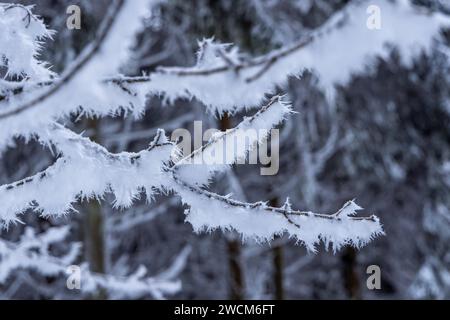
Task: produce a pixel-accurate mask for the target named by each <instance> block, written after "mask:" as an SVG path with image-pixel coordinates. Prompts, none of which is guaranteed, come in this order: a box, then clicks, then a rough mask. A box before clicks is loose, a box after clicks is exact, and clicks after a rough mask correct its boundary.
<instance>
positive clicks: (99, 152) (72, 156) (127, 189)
mask: <svg viewBox="0 0 450 320" xmlns="http://www.w3.org/2000/svg"><path fill="white" fill-rule="evenodd" d="M44 133H46V134H47V136H46V137H43V136H40V138H42V139H43V141H52V143H53V145H54V146H55V147H56V148H57V150H58V151H59V152H61V157H60V158H59V159H58V160H57V161H56V162H55V163H54V164H53V165H52V166H51V167H49V168H48V169H46V170H45V171H43V172H40V173H38V174H36V175H34V176H32V177H29V178H26V179H23V180H21V181H18V182H15V183H12V184H9V185H4V186H1V187H0V199H1V200H0V203H1V205H0V221H1V223H2V224H3V225H8V224H9V223H11V222H14V221H17V220H18V217H17V215H18V214H21V213H24V212H25V211H26V210H27V209H33V210H35V211H37V212H40V213H41V214H42V215H43V216H50V215H61V214H65V213H67V212H70V211H72V210H74V208H73V206H72V205H73V204H74V203H75V202H76V201H78V200H86V199H91V198H96V199H100V198H102V197H103V195H104V194H105V193H107V192H111V193H113V194H114V196H115V202H114V205H115V206H116V207H129V206H130V205H131V204H132V202H133V200H134V199H135V198H137V197H138V196H139V194H140V192H142V191H143V190H145V193H146V195H147V198H148V199H151V198H152V195H153V192H154V189H155V188H157V189H158V188H160V187H161V186H162V185H164V176H163V171H162V166H163V163H164V162H165V161H169V160H170V155H171V152H172V148H173V146H172V144H171V143H169V142H168V141H167V140H166V137H165V135H164V132H163V131H159V132H158V134H157V135H156V137H155V139H154V141H153V142H152V143H151V144H150V146H149V148H147V149H146V150H143V151H141V152H139V153H127V152H123V153H120V154H112V153H110V152H108V151H107V150H106V149H105V148H103V147H102V146H100V145H97V144H95V143H93V142H92V141H90V140H89V139H87V138H83V137H81V136H79V135H77V134H75V133H73V132H71V131H69V130H67V129H65V128H64V127H62V126H61V125H57V124H55V125H53V127H52V128H49V129H48V130H47V131H45V132H44V131H43V132H42V134H44Z"/></svg>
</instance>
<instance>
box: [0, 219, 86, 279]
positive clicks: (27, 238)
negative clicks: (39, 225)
mask: <svg viewBox="0 0 450 320" xmlns="http://www.w3.org/2000/svg"><path fill="white" fill-rule="evenodd" d="M69 229H70V228H69V227H67V226H65V227H58V228H51V229H49V230H47V231H46V232H44V233H42V234H39V235H36V233H35V232H34V230H33V229H32V228H29V227H28V228H26V229H25V233H24V234H23V236H22V237H21V239H20V241H19V242H18V243H13V242H8V241H4V240H1V239H0V283H4V282H5V281H6V280H8V277H9V276H10V274H11V273H12V272H14V271H15V270H17V269H32V270H35V271H36V272H38V273H39V274H41V275H43V276H56V275H58V274H60V273H64V272H66V269H67V267H68V266H69V265H70V264H72V263H73V262H74V261H75V259H76V258H77V257H78V255H79V253H80V249H81V246H80V244H79V243H72V244H71V246H70V249H69V251H68V252H67V253H66V254H65V255H64V256H62V257H56V256H53V255H52V254H51V252H50V251H49V248H50V246H51V245H52V244H55V243H58V242H61V241H63V240H64V239H65V238H66V237H67V236H68V234H69Z"/></svg>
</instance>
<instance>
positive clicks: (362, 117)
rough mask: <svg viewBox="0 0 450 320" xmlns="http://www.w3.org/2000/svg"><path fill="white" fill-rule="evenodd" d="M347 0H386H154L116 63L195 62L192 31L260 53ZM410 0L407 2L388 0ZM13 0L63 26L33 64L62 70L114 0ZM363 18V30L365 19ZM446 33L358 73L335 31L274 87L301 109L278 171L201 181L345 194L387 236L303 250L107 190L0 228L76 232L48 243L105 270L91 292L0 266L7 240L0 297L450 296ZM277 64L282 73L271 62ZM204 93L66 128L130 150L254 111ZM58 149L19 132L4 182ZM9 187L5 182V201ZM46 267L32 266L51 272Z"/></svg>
mask: <svg viewBox="0 0 450 320" xmlns="http://www.w3.org/2000/svg"><path fill="white" fill-rule="evenodd" d="M353 2H355V3H358V2H361V3H363V6H364V5H365V7H364V8H366V7H367V6H368V5H369V4H372V3H373V4H380V5H381V4H384V3H387V2H389V1H387V0H386V1H375V0H374V1H372V2H370V1H369V2H367V1H366V2H367V4H364V3H365V2H364V1H348V0H328V1H327V0H315V1H312V0H298V1H294V0H230V1H228V0H193V1H184V0H167V1H153V6H152V9H151V12H152V15H151V17H150V18H148V19H146V21H145V27H144V28H142V30H141V31H140V32H139V33H138V35H137V41H136V43H135V45H134V46H133V49H132V50H131V52H130V59H128V61H127V63H126V64H125V65H123V66H122V67H121V73H123V74H126V75H130V76H140V75H142V74H143V73H144V74H151V73H152V72H154V71H155V70H156V68H157V67H159V66H166V67H171V66H179V67H189V66H193V65H196V63H198V56H197V55H196V53H197V52H198V48H199V45H198V44H199V43H198V41H199V40H202V39H204V38H206V39H207V38H211V37H214V39H215V41H217V42H221V43H233V44H235V45H237V46H238V47H239V49H240V51H241V52H244V53H245V54H247V55H248V56H252V57H253V56H260V55H263V54H265V53H267V52H270V51H272V50H275V49H278V48H281V47H284V46H286V45H289V44H291V43H295V42H296V41H299V39H301V38H302V37H303V36H304V35H306V34H309V33H311V32H313V31H314V30H317V29H319V28H320V27H321V26H322V25H324V24H325V23H326V22H327V21H329V19H330V18H331V17H333V16H334V15H335V14H336V13H338V12H339V11H340V10H343V9H345V7H346V6H348V5H349V4H351V3H353ZM405 2H409V1H397V4H398V5H399V6H400V5H404V3H405ZM412 2H413V4H414V8H415V9H417V10H424V12H433V13H440V14H442V15H443V16H446V15H450V1H447V0H415V1H412ZM12 3H20V4H25V5H29V4H36V6H35V7H34V8H33V13H35V14H37V15H39V16H41V17H42V19H43V20H44V21H45V23H46V24H47V25H48V27H49V29H52V30H55V31H56V32H55V33H54V34H53V35H52V38H53V39H52V40H49V39H47V40H46V41H45V43H44V44H43V47H44V48H43V50H42V51H41V55H40V56H39V60H42V61H48V62H49V63H50V64H51V70H52V71H53V72H56V73H58V74H60V73H61V72H62V71H63V70H64V69H65V67H67V66H68V65H70V64H71V62H73V61H74V60H75V58H76V57H77V55H78V54H79V53H80V52H81V51H82V50H83V49H84V48H85V46H86V45H88V44H89V43H90V42H91V41H93V39H94V38H95V33H96V32H97V30H98V27H99V25H100V23H101V21H102V19H103V18H104V17H105V12H106V11H107V9H108V7H109V6H110V5H111V1H107V0H96V1H87V0H86V1H84V0H79V1H75V0H32V1H12ZM389 3H390V2H389ZM73 4H76V5H79V6H80V8H81V9H82V24H81V30H69V29H68V28H67V27H66V20H67V17H68V15H67V14H66V8H67V7H68V6H70V5H73ZM384 14H386V15H389V14H390V13H389V12H385V11H383V6H382V5H381V19H383V17H384V16H383V15H384ZM427 14H428V13H427ZM397 17H398V21H397V25H398V26H402V25H406V24H408V25H409V26H410V27H411V28H412V29H411V28H405V29H402V28H400V27H399V29H398V30H402V31H403V32H405V37H413V36H414V35H415V34H420V33H421V30H424V29H426V27H425V25H424V24H422V23H423V21H421V20H418V22H417V23H415V22H414V18H410V20H408V19H409V17H408V16H407V15H405V16H402V15H398V16H397ZM402 19H403V20H402ZM430 19H431V17H430ZM382 21H383V20H382ZM364 22H365V21H364ZM448 25H450V24H448ZM336 28H338V26H337V27H336ZM361 28H366V25H365V23H364V24H362V25H361ZM382 28H383V25H382ZM448 30H449V29H448V28H447V29H445V28H442V29H441V30H440V31H439V32H438V33H436V34H434V35H433V38H435V40H434V42H433V43H432V44H430V45H429V46H428V49H427V50H424V51H418V52H416V54H414V56H411V57H410V60H408V63H405V62H404V59H403V57H402V53H403V52H401V50H397V48H396V46H395V45H396V44H395V43H393V46H391V47H389V49H386V50H387V52H388V54H385V55H384V56H383V57H380V56H375V57H372V58H370V59H369V58H367V59H366V58H365V57H364V59H365V60H364V62H365V64H366V66H365V69H363V70H364V71H363V72H357V73H355V74H350V72H349V71H348V70H345V67H346V66H348V65H350V66H351V65H352V64H358V63H359V60H358V57H355V55H354V54H352V52H355V51H356V52H358V50H357V48H358V47H364V46H365V45H367V46H370V44H369V41H368V40H367V39H364V38H351V37H345V36H343V37H341V38H340V39H339V41H337V42H335V43H334V45H333V46H332V47H331V48H334V49H335V51H334V50H332V51H330V50H328V51H326V52H325V51H323V52H320V51H318V52H316V53H318V55H317V56H315V57H314V58H315V60H314V63H315V64H317V65H320V64H321V62H322V61H324V63H325V62H327V61H329V59H328V60H327V58H326V57H327V56H332V55H333V54H336V55H337V56H338V57H342V55H343V53H344V55H343V59H342V60H340V61H337V63H334V64H331V65H330V64H328V65H327V66H326V70H325V71H323V70H322V72H318V73H316V72H315V71H314V68H311V71H304V72H303V74H302V76H301V77H290V78H289V80H288V82H287V83H286V84H285V85H283V86H280V87H277V89H276V90H275V92H277V93H280V94H285V96H284V97H283V99H286V101H289V102H290V103H291V104H292V107H293V110H294V111H296V112H297V113H294V114H291V115H290V116H289V117H286V120H285V122H284V123H283V124H282V125H281V126H279V129H280V164H279V167H280V170H279V172H278V174H277V175H275V176H262V175H260V166H255V165H237V166H235V167H234V168H233V169H232V170H230V171H226V172H220V173H219V174H218V175H216V176H215V179H214V182H213V183H212V185H211V186H210V189H211V190H214V191H215V192H217V193H220V194H228V193H233V194H234V196H235V198H237V199H238V200H242V201H248V202H256V201H260V200H268V201H269V203H270V205H271V206H274V207H280V206H282V205H283V203H285V201H286V198H288V197H289V199H290V202H291V203H292V204H293V206H295V207H300V208H301V209H307V210H311V211H313V212H335V211H336V210H337V209H338V208H340V207H342V204H343V203H345V202H346V201H347V200H349V199H356V200H357V203H358V204H359V205H360V206H361V207H363V208H364V209H365V211H364V212H366V214H363V215H369V214H372V213H373V214H375V215H377V216H378V217H379V219H380V221H381V223H382V225H383V230H384V232H385V233H386V234H385V235H383V236H379V237H377V238H376V239H374V240H373V241H372V242H370V243H369V244H368V245H366V246H363V247H362V248H360V249H355V248H353V247H351V246H346V247H344V248H341V249H340V250H338V251H337V252H336V253H333V250H331V251H330V250H328V251H326V250H325V248H324V246H323V245H322V244H321V245H318V246H317V252H316V253H311V252H308V250H307V248H305V247H304V246H301V245H297V244H296V243H295V240H292V239H289V237H288V236H287V235H286V236H281V237H276V239H274V240H273V241H271V243H270V244H269V243H257V242H256V241H254V240H247V241H245V242H242V241H241V239H240V237H239V235H237V234H235V233H234V232H222V231H212V232H211V233H207V232H206V233H205V232H202V233H194V232H193V227H192V225H191V224H189V223H186V222H185V215H184V214H183V212H184V210H185V206H183V205H182V204H181V203H180V201H179V199H178V198H177V197H173V196H167V195H159V194H157V195H155V201H153V202H152V203H150V204H148V203H147V202H146V201H145V199H144V200H138V201H137V202H135V204H134V205H133V206H132V207H130V208H128V209H124V210H117V209H114V208H113V206H112V205H111V203H112V202H113V200H112V199H111V198H110V196H106V197H105V199H103V200H102V201H101V204H99V203H98V202H97V201H95V200H90V201H79V202H78V203H77V204H76V205H75V208H76V210H78V213H75V214H73V213H71V214H69V215H67V216H65V217H53V216H51V217H40V216H39V215H38V214H27V215H23V216H21V218H20V219H21V221H22V222H23V223H18V224H12V225H10V226H9V227H8V229H4V230H2V231H1V233H0V238H1V239H2V241H4V243H8V245H10V244H13V243H18V242H19V241H20V238H21V236H23V234H24V232H25V229H26V228H28V227H30V226H32V227H33V229H34V231H32V232H35V233H36V234H41V233H43V232H46V231H48V230H51V229H52V228H53V227H58V226H70V233H68V234H66V231H67V230H65V229H64V230H63V231H61V232H62V233H63V234H56V235H54V238H55V239H53V241H52V239H50V240H49V241H48V243H46V246H47V248H46V250H49V251H51V252H52V253H55V252H56V253H55V254H56V255H57V256H60V255H61V254H62V252H67V250H68V248H69V247H70V246H71V244H70V243H80V244H81V245H82V246H81V247H80V248H79V249H80V254H79V255H77V257H76V259H75V260H74V261H75V263H71V264H80V265H81V264H82V263H83V262H87V263H88V267H87V268H89V269H90V270H91V271H92V273H93V274H96V275H101V274H107V275H111V276H112V277H111V278H107V277H105V278H102V280H99V279H97V280H94V281H93V282H92V283H94V282H95V283H96V284H97V285H98V284H99V283H100V286H99V287H96V286H95V289H92V290H88V291H89V292H84V291H77V290H68V289H67V288H66V279H67V276H66V275H64V274H58V273H56V274H45V273H44V274H43V273H42V272H37V271H36V268H28V267H26V266H19V267H17V268H16V267H14V266H11V265H13V264H14V263H11V262H10V264H11V265H6V266H5V264H6V263H5V261H6V258H5V257H6V256H7V254H6V253H5V252H6V251H7V249H4V248H6V247H7V246H6V245H5V247H4V248H3V247H2V245H0V280H2V281H1V282H0V298H2V299H54V298H68V299H84V298H145V299H147V298H162V297H165V298H169V299H172V298H178V299H243V298H246V299H404V298H414V299H448V298H450V250H449V243H450V242H449V240H450V239H449V238H450V228H449V227H450V197H449V194H450V193H449V188H450V121H449V120H450V77H449V66H450V65H449V62H450V60H449V54H450V51H449V48H448V45H449V44H450V43H449V41H450V33H449V32H448ZM373 32H377V31H373ZM0 35H1V30H0ZM324 39H326V35H324ZM430 40H431V37H430ZM365 41H367V43H366V42H365ZM0 43H1V39H0ZM1 49H2V48H0V52H1ZM328 49H329V48H328ZM360 51H361V50H360ZM407 53H408V54H411V53H412V51H411V52H409V51H408V52H407ZM339 55H341V56H339ZM224 59H225V60H226V57H225V58H224ZM105 63H107V61H106V62H105ZM298 63H300V64H301V61H299V62H298ZM324 68H325V67H324ZM330 68H334V69H333V70H330ZM319 69H320V67H319ZM328 71H329V73H330V74H331V75H330V77H331V78H333V74H338V75H341V74H343V75H344V76H342V78H347V76H345V74H348V79H343V80H345V81H336V83H335V81H332V83H331V84H327V85H325V86H324V85H323V82H322V80H321V76H323V75H325V76H327V72H328ZM6 72H7V70H6V66H4V67H3V69H2V68H0V74H2V75H4V76H5V77H6ZM270 72H271V73H273V74H276V73H277V70H276V69H275V70H271V71H270ZM335 78H339V76H337V77H335ZM16 80H17V79H16ZM332 80H334V78H333V79H332ZM326 81H327V79H326ZM338 82H339V83H338ZM174 85H175V84H174ZM86 86H89V84H86ZM230 86H231V87H232V85H230ZM228 90H232V88H231V89H230V88H227V87H224V88H222V91H223V92H224V93H226V92H227V91H228ZM5 96H6V95H5ZM213 98H214V96H213ZM1 99H2V100H4V99H5V98H4V97H2V98H1ZM201 100H202V99H196V98H193V99H177V100H176V101H171V102H170V106H167V102H166V101H164V97H163V96H157V95H156V96H151V97H149V98H148V100H147V102H146V112H145V114H144V115H143V116H142V117H141V118H139V119H137V120H136V118H135V117H134V116H133V115H128V116H120V117H101V118H96V119H90V118H88V117H81V116H80V117H77V115H76V114H75V115H72V117H71V118H70V120H71V121H70V120H69V121H64V125H66V126H68V127H70V129H71V130H73V131H75V132H77V133H81V132H83V135H84V136H85V137H89V138H91V139H92V140H93V141H95V142H97V143H98V144H100V145H103V146H105V147H106V149H107V150H109V151H110V152H114V153H118V152H122V151H128V152H138V151H139V150H142V149H145V148H147V147H148V143H149V141H151V140H152V139H153V138H154V137H155V135H157V134H158V131H157V129H158V128H162V129H164V130H165V131H166V133H167V134H168V135H169V134H170V132H171V131H173V130H175V129H178V128H188V129H192V126H193V122H194V121H203V126H204V127H206V128H220V129H227V128H231V127H234V126H235V125H237V124H238V123H239V122H240V121H241V120H242V117H243V116H245V115H247V116H248V115H251V114H254V112H252V111H245V110H240V111H239V112H238V113H236V114H233V115H231V114H230V115H229V116H227V117H224V118H221V119H218V118H217V117H214V112H209V113H208V112H205V106H204V103H202V101H201ZM0 102H1V100H0ZM260 105H263V104H260ZM29 120H30V121H31V120H32V119H29ZM0 121H1V119H0ZM3 125H4V124H3V123H0V126H3ZM58 157H59V156H58V153H57V152H52V148H43V147H42V145H41V143H40V142H39V141H36V140H35V139H30V140H29V141H26V140H25V139H22V138H17V139H15V145H14V147H9V148H8V149H7V150H6V151H5V152H3V154H2V159H1V162H0V163H1V168H0V185H8V184H10V183H13V182H14V181H18V180H20V179H23V178H25V177H28V176H31V175H33V174H35V173H37V172H40V171H42V170H44V169H45V168H47V167H48V166H49V165H51V164H53V163H55V161H56V159H57V158H58ZM67 183H68V184H70V183H71V181H67ZM61 188H64V186H61ZM1 192H3V191H1ZM55 192H57V190H55ZM4 196H5V195H4V194H0V199H4V198H2V197H4ZM48 197H52V195H48ZM1 206H2V204H0V209H3V208H2V207H1ZM29 232H31V231H30V230H29ZM61 232H60V233H61ZM28 234H29V236H30V237H31V238H33V237H34V236H33V235H32V234H30V233H28ZM44 242H45V241H44ZM2 250H3V253H2ZM39 250H42V248H40V249H39ZM69 251H70V249H69ZM2 254H3V256H2ZM2 260H3V261H2ZM45 263H46V262H42V265H40V266H37V269H39V268H45V267H46V265H45ZM141 265H142V266H145V267H146V268H147V269H148V270H147V273H148V274H149V275H157V277H159V279H160V280H161V281H165V282H164V283H162V284H161V286H162V289H161V288H160V289H155V288H152V289H150V290H146V289H145V285H146V284H147V285H149V283H145V281H144V283H141V282H139V281H138V280H136V279H138V278H141V276H142V275H141V274H137V275H136V276H135V277H133V276H129V275H130V274H133V273H134V272H135V271H136V270H137V269H138V267H139V266H141ZM369 265H378V266H379V267H380V268H381V280H382V282H381V290H368V289H367V286H366V279H367V277H368V275H367V274H366V268H367V266H369ZM94 278H95V276H94ZM102 281H103V282H102ZM92 283H91V284H92ZM156 287H157V285H156Z"/></svg>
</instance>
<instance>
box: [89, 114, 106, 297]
mask: <svg viewBox="0 0 450 320" xmlns="http://www.w3.org/2000/svg"><path fill="white" fill-rule="evenodd" d="M88 127H89V129H91V130H92V131H93V132H94V134H93V135H92V136H91V139H92V140H93V141H95V142H97V143H100V141H99V140H100V139H99V124H98V121H97V120H89V122H88ZM83 220H84V246H85V254H86V258H87V262H88V263H89V269H90V270H91V271H92V272H95V273H101V274H105V273H106V263H105V261H106V257H105V254H106V251H105V230H104V226H105V222H104V216H103V211H102V207H101V204H100V203H99V202H98V201H97V200H91V201H90V202H89V203H88V204H87V205H86V206H85V215H84V219H83ZM93 298H94V299H106V298H107V296H106V292H105V291H104V290H100V291H99V292H98V293H96V294H94V296H93Z"/></svg>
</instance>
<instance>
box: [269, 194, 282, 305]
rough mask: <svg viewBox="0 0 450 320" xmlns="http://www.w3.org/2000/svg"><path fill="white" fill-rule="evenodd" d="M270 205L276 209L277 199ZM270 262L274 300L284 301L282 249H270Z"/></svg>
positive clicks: (271, 201)
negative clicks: (271, 265) (271, 262)
mask: <svg viewBox="0 0 450 320" xmlns="http://www.w3.org/2000/svg"><path fill="white" fill-rule="evenodd" d="M270 205H271V206H273V207H278V198H273V199H271V200H270ZM272 259H273V260H272V261H273V284H274V287H275V299H276V300H283V299H284V284H283V278H284V275H283V268H284V263H283V247H282V246H281V245H277V246H275V247H273V248H272Z"/></svg>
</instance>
